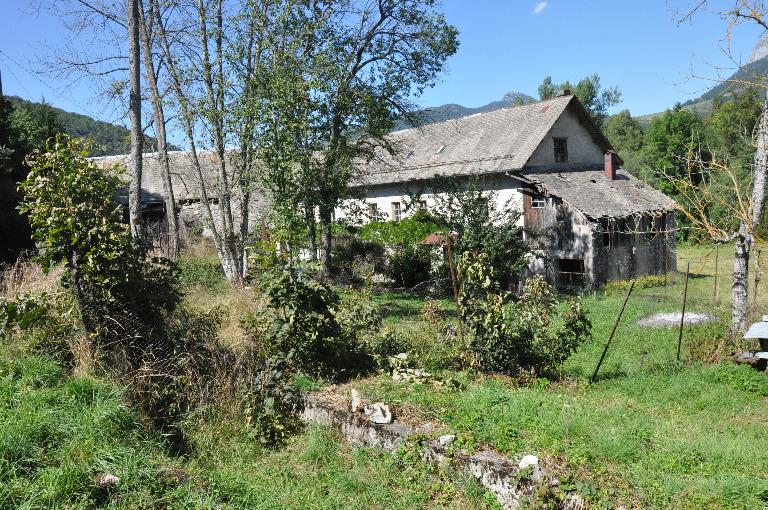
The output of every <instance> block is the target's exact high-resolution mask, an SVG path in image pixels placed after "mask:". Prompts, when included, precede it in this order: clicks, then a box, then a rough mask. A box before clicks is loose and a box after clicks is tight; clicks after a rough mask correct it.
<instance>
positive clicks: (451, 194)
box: [432, 179, 535, 287]
mask: <svg viewBox="0 0 768 510" xmlns="http://www.w3.org/2000/svg"><path fill="white" fill-rule="evenodd" d="M438 189H439V190H440V191H441V192H440V193H438V194H436V195H435V200H436V206H435V207H434V208H433V210H432V213H433V214H434V215H435V216H436V217H437V218H438V220H439V221H440V222H442V223H443V224H444V225H446V230H448V231H450V232H452V233H454V234H455V235H456V240H455V241H454V251H455V253H456V256H457V258H458V259H460V258H461V257H462V256H463V254H465V253H469V252H483V253H485V254H486V255H487V256H488V259H489V262H490V264H491V267H493V270H494V273H493V274H494V278H496V279H497V281H496V283H497V284H499V285H501V286H502V287H508V286H510V285H511V284H513V283H514V282H516V281H517V278H518V275H519V273H520V270H521V269H522V268H523V267H525V265H526V260H525V257H526V254H528V253H529V249H528V247H527V246H526V244H525V241H524V240H523V228H522V227H521V226H519V225H518V220H519V219H520V212H519V211H518V210H517V208H516V207H515V206H514V204H511V203H503V202H501V201H500V199H499V197H498V194H497V193H495V192H493V191H485V190H483V186H482V181H481V180H476V179H472V180H468V181H466V180H463V181H458V180H443V181H442V182H439V183H438ZM529 234H531V235H535V233H532V232H531V233H529Z"/></svg>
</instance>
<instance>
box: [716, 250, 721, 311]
mask: <svg viewBox="0 0 768 510" xmlns="http://www.w3.org/2000/svg"><path fill="white" fill-rule="evenodd" d="M719 262H720V244H719V243H718V244H716V245H715V304H717V303H719V302H720V266H719Z"/></svg>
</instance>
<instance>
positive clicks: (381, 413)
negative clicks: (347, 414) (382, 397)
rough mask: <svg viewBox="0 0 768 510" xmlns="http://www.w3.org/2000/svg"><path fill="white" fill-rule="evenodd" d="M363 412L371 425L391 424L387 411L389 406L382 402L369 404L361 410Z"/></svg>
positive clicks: (390, 417) (390, 415)
mask: <svg viewBox="0 0 768 510" xmlns="http://www.w3.org/2000/svg"><path fill="white" fill-rule="evenodd" d="M363 411H364V412H365V415H366V416H368V419H369V420H371V421H372V422H373V423H378V424H379V425H383V424H386V423H392V413H391V412H390V411H389V406H387V405H386V404H384V403H382V402H376V403H375V404H369V405H367V406H365V407H364V408H363Z"/></svg>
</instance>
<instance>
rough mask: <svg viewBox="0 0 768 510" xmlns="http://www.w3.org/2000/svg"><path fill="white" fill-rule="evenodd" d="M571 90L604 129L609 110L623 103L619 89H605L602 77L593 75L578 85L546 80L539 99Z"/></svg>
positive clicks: (549, 97)
mask: <svg viewBox="0 0 768 510" xmlns="http://www.w3.org/2000/svg"><path fill="white" fill-rule="evenodd" d="M566 89H567V90H570V91H571V92H572V93H573V95H575V96H576V97H577V98H578V99H579V101H581V104H583V105H584V108H586V109H587V111H588V112H589V115H590V116H591V117H592V120H593V121H594V122H595V124H597V126H598V127H602V125H603V123H604V122H605V119H606V117H607V116H608V109H609V108H610V107H612V106H615V105H617V104H619V103H620V102H621V91H620V90H619V88H618V87H611V88H603V86H602V85H601V83H600V76H599V75H598V74H592V75H590V76H587V77H586V78H583V79H581V80H580V81H579V82H578V83H577V84H576V85H573V84H571V82H570V81H565V82H564V83H562V84H560V85H559V86H558V85H555V83H554V82H553V81H552V77H551V76H547V77H546V78H544V81H543V82H542V83H541V85H539V98H540V99H542V100H544V99H551V98H553V97H555V94H556V93H557V92H558V90H566Z"/></svg>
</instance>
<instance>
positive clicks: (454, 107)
mask: <svg viewBox="0 0 768 510" xmlns="http://www.w3.org/2000/svg"><path fill="white" fill-rule="evenodd" d="M531 101H535V99H534V98H532V97H531V96H529V95H528V94H523V93H522V92H507V93H506V94H504V97H502V98H501V99H500V100H498V101H493V102H490V103H488V104H486V105H483V106H478V107H477V108H469V107H466V106H462V105H460V104H454V103H451V104H444V105H442V106H435V107H433V108H425V109H424V110H419V111H417V112H415V114H414V117H415V119H416V120H417V122H416V123H417V124H418V125H425V124H434V123H435V122H442V121H444V120H449V119H458V118H459V117H466V116H467V115H472V114H475V113H484V112H491V111H493V110H499V109H501V108H506V107H508V106H514V105H515V104H522V103H529V102H531ZM409 127H412V125H411V124H410V123H409V122H408V121H407V120H405V119H401V120H399V121H398V122H397V125H396V129H407V128H409Z"/></svg>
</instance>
